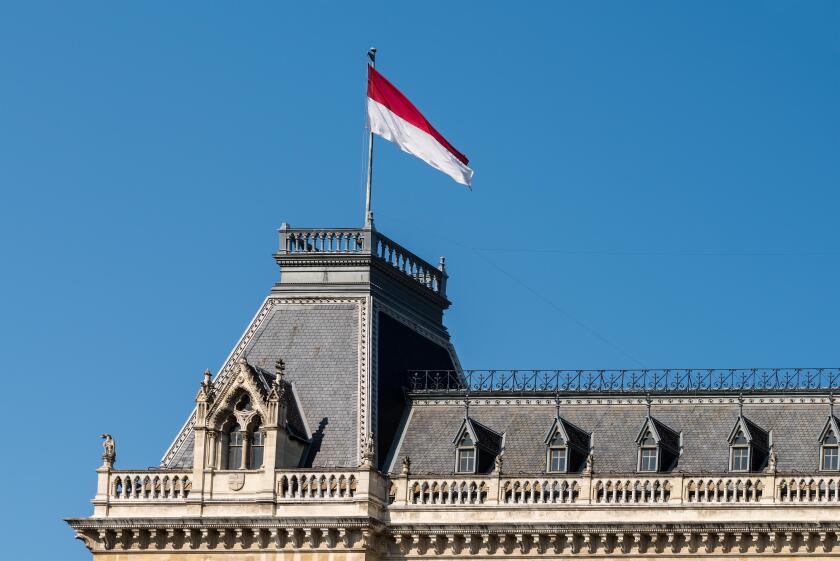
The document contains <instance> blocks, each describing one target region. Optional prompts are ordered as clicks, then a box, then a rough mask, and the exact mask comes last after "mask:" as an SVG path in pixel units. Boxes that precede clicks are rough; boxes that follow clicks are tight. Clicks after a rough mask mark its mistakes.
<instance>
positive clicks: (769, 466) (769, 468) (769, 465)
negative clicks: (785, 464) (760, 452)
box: [764, 447, 778, 473]
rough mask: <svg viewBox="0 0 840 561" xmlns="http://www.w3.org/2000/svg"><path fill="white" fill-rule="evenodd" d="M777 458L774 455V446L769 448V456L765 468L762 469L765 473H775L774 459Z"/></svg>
mask: <svg viewBox="0 0 840 561" xmlns="http://www.w3.org/2000/svg"><path fill="white" fill-rule="evenodd" d="M777 460H778V458H777V457H776V448H775V447H773V448H770V457H769V458H768V459H767V469H765V470H764V472H765V473H776V461H777Z"/></svg>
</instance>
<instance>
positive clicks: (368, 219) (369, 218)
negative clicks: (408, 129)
mask: <svg viewBox="0 0 840 561" xmlns="http://www.w3.org/2000/svg"><path fill="white" fill-rule="evenodd" d="M367 56H368V58H369V59H370V66H371V68H376V47H371V48H370V49H368V52H367ZM365 111H367V102H366V103H365ZM369 124H370V123H368V125H369ZM372 187H373V129H371V130H370V134H369V135H368V163H367V191H366V195H365V226H366V227H372V226H373V211H372V210H370V194H371V189H372Z"/></svg>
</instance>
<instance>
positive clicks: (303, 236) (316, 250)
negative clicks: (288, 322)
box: [279, 224, 446, 297]
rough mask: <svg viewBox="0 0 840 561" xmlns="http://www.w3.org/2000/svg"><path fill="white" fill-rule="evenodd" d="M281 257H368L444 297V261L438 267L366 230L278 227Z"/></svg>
mask: <svg viewBox="0 0 840 561" xmlns="http://www.w3.org/2000/svg"><path fill="white" fill-rule="evenodd" d="M279 254H281V255H370V256H371V257H374V258H376V259H378V260H379V261H380V262H384V263H386V264H388V265H390V266H391V267H392V268H393V269H395V270H397V271H399V272H400V273H402V274H403V275H406V276H408V277H410V278H411V279H413V280H414V281H415V282H417V283H418V284H420V285H422V286H424V287H426V288H428V289H429V290H431V291H432V292H434V293H435V294H439V295H440V296H443V297H445V296H446V272H445V269H444V265H443V259H441V263H440V265H439V266H438V267H435V266H434V265H432V264H430V263H429V262H427V261H425V260H424V259H421V258H420V257H418V256H417V255H415V254H414V253H412V252H411V251H409V250H407V249H405V248H404V247H402V246H401V245H400V244H398V243H396V242H395V241H393V240H391V239H389V238H388V237H386V236H384V235H382V234H381V233H379V232H377V231H376V230H373V229H367V228H322V229H319V228H290V227H289V226H287V225H285V224H284V225H283V226H281V227H280V249H279Z"/></svg>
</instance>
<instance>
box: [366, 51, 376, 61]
mask: <svg viewBox="0 0 840 561" xmlns="http://www.w3.org/2000/svg"><path fill="white" fill-rule="evenodd" d="M367 56H368V58H369V59H370V63H371V64H373V65H376V47H371V48H369V49H368V52H367Z"/></svg>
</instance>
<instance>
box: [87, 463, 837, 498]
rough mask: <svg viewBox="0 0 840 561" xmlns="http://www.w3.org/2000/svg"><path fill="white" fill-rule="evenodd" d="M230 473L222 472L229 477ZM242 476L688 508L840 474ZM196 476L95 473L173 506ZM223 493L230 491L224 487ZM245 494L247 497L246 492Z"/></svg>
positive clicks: (812, 488) (282, 484)
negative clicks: (696, 475)
mask: <svg viewBox="0 0 840 561" xmlns="http://www.w3.org/2000/svg"><path fill="white" fill-rule="evenodd" d="M227 473H228V472H224V474H220V476H224V477H227V475H226V474H227ZM246 473H248V474H250V475H248V477H256V478H266V477H267V479H265V481H267V483H266V485H265V486H263V487H260V488H261V489H267V490H268V492H269V493H273V500H274V501H275V502H277V503H306V502H348V503H351V502H354V501H359V500H368V498H371V497H373V498H376V499H377V500H379V501H381V502H383V503H387V504H391V505H394V506H408V507H423V506H431V505H439V506H452V507H459V506H466V505H469V506H483V507H498V506H505V505H546V506H549V505H551V506H556V507H560V508H562V507H564V506H565V505H568V506H570V507H574V506H577V505H594V506H600V505H603V506H609V507H622V506H634V505H656V504H665V503H667V504H669V505H679V506H683V507H686V508H705V507H713V506H721V505H742V504H754V505H767V504H770V505H779V504H790V505H807V504H831V503H834V504H837V505H838V506H840V477H831V476H828V475H819V476H816V475H808V476H805V475H801V474H798V475H791V474H778V475H772V474H760V475H758V474H756V475H750V474H743V475H741V476H735V475H733V474H727V475H715V476H711V475H704V476H698V477H694V476H687V475H684V474H670V475H666V474H658V475H654V474H651V475H633V476H619V475H615V476H599V475H594V476H588V475H568V476H566V475H551V476H546V475H534V476H526V475H522V476H507V475H498V474H490V475H477V476H472V477H464V476H438V477H434V476H406V475H392V476H391V477H390V478H389V477H385V476H382V475H379V474H378V472H372V471H370V470H365V469H362V468H359V469H358V470H340V471H333V472H330V471H316V470H277V471H276V472H275V473H274V474H273V479H272V476H271V474H264V473H263V472H261V471H259V470H258V471H249V472H246ZM194 478H195V475H194V474H193V472H191V471H183V470H181V471H173V470H156V469H151V470H147V471H141V470H100V484H99V485H100V487H99V491H98V494H97V500H98V501H99V502H100V503H101V504H113V505H116V504H119V505H129V504H131V503H140V502H144V501H160V502H168V503H177V502H178V501H185V500H186V499H188V498H190V499H193V500H198V501H201V500H211V501H212V500H213V498H214V493H215V491H208V490H206V489H205V490H202V489H201V487H200V486H199V488H198V491H197V492H196V491H194V484H195V481H194ZM272 481H273V485H272V484H271V482H272ZM272 488H273V489H274V490H273V491H271V489H272ZM223 491H224V492H225V493H229V490H226V489H224V490H223ZM260 492H264V491H260ZM243 493H244V494H245V495H248V494H249V492H248V491H243ZM226 500H227V499H226ZM95 502H96V501H95Z"/></svg>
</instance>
